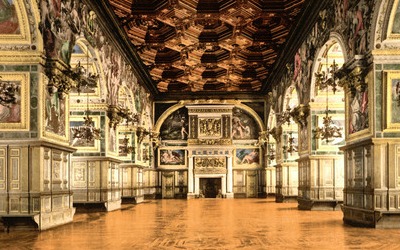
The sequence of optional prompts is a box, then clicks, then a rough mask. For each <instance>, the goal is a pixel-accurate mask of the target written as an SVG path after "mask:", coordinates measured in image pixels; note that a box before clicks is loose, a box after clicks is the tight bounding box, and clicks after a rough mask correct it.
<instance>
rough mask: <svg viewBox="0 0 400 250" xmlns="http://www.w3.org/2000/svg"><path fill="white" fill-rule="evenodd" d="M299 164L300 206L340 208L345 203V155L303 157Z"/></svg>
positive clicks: (321, 208)
mask: <svg viewBox="0 0 400 250" xmlns="http://www.w3.org/2000/svg"><path fill="white" fill-rule="evenodd" d="M298 164H299V194H298V203H299V206H298V208H299V209H301V210H339V209H340V204H342V203H343V188H344V163H343V155H313V156H310V157H308V156H305V157H301V158H300V159H299V160H298Z"/></svg>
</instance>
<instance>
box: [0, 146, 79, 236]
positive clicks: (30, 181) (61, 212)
mask: <svg viewBox="0 0 400 250" xmlns="http://www.w3.org/2000/svg"><path fill="white" fill-rule="evenodd" d="M21 145H23V146H21ZM72 152H73V149H72V148H70V147H65V146H59V145H55V144H51V143H47V142H41V141H37V142H32V141H29V142H28V141H27V142H25V143H24V142H23V141H18V145H16V144H13V143H9V144H6V145H5V144H3V145H1V146H0V162H2V163H3V164H0V218H1V221H2V222H3V223H4V224H5V227H6V228H7V230H12V229H14V228H17V227H33V228H36V229H38V230H45V229H49V228H52V227H55V226H59V225H63V224H66V223H68V222H71V221H72V219H73V216H74V213H75V208H74V207H73V206H72V202H73V201H72V191H71V188H70V179H69V173H70V169H69V164H68V161H69V157H70V154H71V153H72ZM33 222H34V223H33Z"/></svg>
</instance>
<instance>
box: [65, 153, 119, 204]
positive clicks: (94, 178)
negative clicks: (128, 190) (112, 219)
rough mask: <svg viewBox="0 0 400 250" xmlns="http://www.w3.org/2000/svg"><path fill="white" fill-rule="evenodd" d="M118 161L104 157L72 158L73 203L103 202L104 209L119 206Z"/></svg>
mask: <svg viewBox="0 0 400 250" xmlns="http://www.w3.org/2000/svg"><path fill="white" fill-rule="evenodd" d="M118 164H119V162H118V161H116V160H114V159H112V158H106V157H98V158H90V157H89V158H88V157H86V158H83V157H74V158H73V159H72V172H71V176H72V180H71V187H72V190H73V192H74V204H80V205H81V206H82V205H84V206H88V207H90V206H91V205H90V204H92V205H95V204H100V205H101V204H103V206H104V209H105V210H106V211H113V210H116V209H120V208H121V187H120V177H119V176H120V170H119V165H118Z"/></svg>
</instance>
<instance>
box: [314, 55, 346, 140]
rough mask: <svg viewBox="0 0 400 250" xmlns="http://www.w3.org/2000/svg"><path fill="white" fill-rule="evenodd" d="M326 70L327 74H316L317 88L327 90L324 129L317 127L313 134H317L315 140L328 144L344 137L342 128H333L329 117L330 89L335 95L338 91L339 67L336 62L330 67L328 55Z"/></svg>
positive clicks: (323, 72)
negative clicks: (337, 77) (331, 140)
mask: <svg viewBox="0 0 400 250" xmlns="http://www.w3.org/2000/svg"><path fill="white" fill-rule="evenodd" d="M326 68H327V71H326V72H325V71H322V72H318V73H316V74H315V77H316V83H315V84H316V86H317V87H319V89H326V109H325V117H323V125H322V127H317V128H316V129H314V130H313V132H314V133H315V134H314V138H317V139H321V140H325V141H326V142H327V143H328V142H329V140H330V139H331V138H333V137H342V133H341V130H342V128H341V127H337V126H333V120H332V116H329V87H331V88H332V91H333V93H334V94H335V92H336V90H337V88H336V87H337V86H338V85H337V83H336V82H337V79H336V72H337V70H338V66H337V64H336V63H335V61H333V64H332V65H331V66H329V67H328V54H327V55H326Z"/></svg>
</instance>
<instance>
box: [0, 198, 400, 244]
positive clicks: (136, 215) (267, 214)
mask: <svg viewBox="0 0 400 250" xmlns="http://www.w3.org/2000/svg"><path fill="white" fill-rule="evenodd" d="M342 218H343V214H342V212H341V211H299V210H297V203H275V202H274V200H273V199H195V200H153V201H146V202H145V203H142V204H139V205H124V207H123V209H122V210H118V211H114V212H109V213H106V212H96V213H80V214H75V216H74V221H73V222H72V223H70V224H67V225H64V226H60V227H57V228H54V229H50V230H47V231H43V232H37V231H25V232H23V231H11V232H9V233H6V232H0V249H57V250H60V249H61V250H62V249H96V250H100V249H207V250H213V249H400V230H399V229H371V228H356V227H351V226H346V225H344V224H343V221H342Z"/></svg>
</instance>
